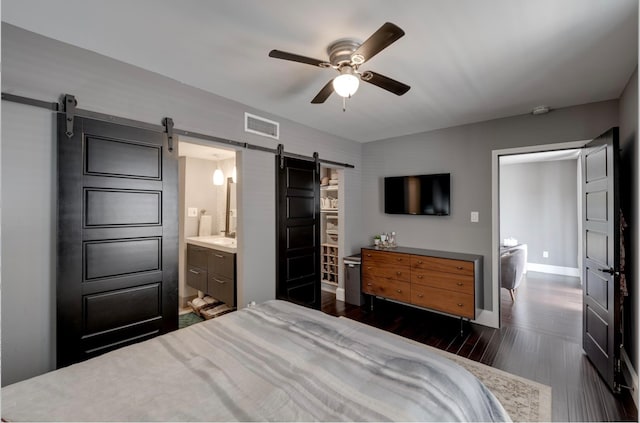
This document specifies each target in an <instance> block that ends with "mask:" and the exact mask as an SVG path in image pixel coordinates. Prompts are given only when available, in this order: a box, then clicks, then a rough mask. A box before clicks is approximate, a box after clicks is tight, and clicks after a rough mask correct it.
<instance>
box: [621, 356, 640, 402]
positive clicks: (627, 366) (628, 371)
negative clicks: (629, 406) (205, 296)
mask: <svg viewBox="0 0 640 423" xmlns="http://www.w3.org/2000/svg"><path fill="white" fill-rule="evenodd" d="M620 358H621V360H622V375H623V376H624V379H625V380H626V382H627V384H628V386H630V387H631V389H632V391H633V392H631V398H633V402H635V403H636V408H637V407H638V373H636V370H635V369H634V368H633V365H632V364H631V360H629V356H628V355H627V352H626V351H625V349H624V348H623V349H622V350H620Z"/></svg>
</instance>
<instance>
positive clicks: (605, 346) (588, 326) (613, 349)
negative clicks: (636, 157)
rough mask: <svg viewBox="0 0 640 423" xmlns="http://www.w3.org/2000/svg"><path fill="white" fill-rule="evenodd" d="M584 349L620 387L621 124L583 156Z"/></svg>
mask: <svg viewBox="0 0 640 423" xmlns="http://www.w3.org/2000/svg"><path fill="white" fill-rule="evenodd" d="M582 157H583V158H582V160H583V162H582V175H583V178H582V195H583V202H582V207H583V212H582V216H583V222H582V225H583V253H582V264H583V266H582V268H583V284H584V288H583V304H584V305H583V314H584V316H583V317H584V319H583V326H582V330H583V334H582V344H583V348H584V351H585V352H586V354H587V357H589V360H591V362H592V363H593V365H594V366H595V368H596V369H597V370H598V372H599V373H600V375H601V376H602V378H603V379H604V380H605V381H606V382H607V384H608V385H609V387H611V389H612V390H614V391H618V390H619V386H618V383H619V380H618V379H617V378H618V371H617V368H618V365H619V360H620V340H621V336H620V318H621V316H620V286H619V283H620V281H619V273H618V270H619V267H618V265H619V262H620V233H619V230H620V229H619V222H620V220H619V219H620V217H619V203H618V191H617V190H618V187H617V183H618V181H617V178H618V173H617V172H618V171H617V165H618V128H613V129H610V130H609V131H607V132H606V133H604V134H602V135H601V136H599V137H598V138H596V139H594V140H593V141H591V142H590V143H589V144H587V145H586V148H585V150H584V152H583V156H582Z"/></svg>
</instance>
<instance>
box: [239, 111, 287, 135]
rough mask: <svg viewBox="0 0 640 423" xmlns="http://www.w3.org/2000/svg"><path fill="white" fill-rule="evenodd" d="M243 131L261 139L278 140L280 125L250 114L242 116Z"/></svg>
mask: <svg viewBox="0 0 640 423" xmlns="http://www.w3.org/2000/svg"><path fill="white" fill-rule="evenodd" d="M244 130H245V132H251V133H252V134H258V135H262V136H263V137H269V138H275V139H280V124H279V123H278V122H274V121H272V120H269V119H265V118H263V117H260V116H256V115H252V114H251V113H245V114H244Z"/></svg>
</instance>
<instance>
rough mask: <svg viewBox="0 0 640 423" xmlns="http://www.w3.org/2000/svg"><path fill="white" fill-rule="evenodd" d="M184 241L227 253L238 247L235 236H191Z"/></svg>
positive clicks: (234, 250) (233, 251)
mask: <svg viewBox="0 0 640 423" xmlns="http://www.w3.org/2000/svg"><path fill="white" fill-rule="evenodd" d="M186 241H187V243H190V244H194V245H199V246H201V247H206V248H213V249H218V250H222V251H226V252H228V253H235V252H236V249H237V247H238V242H237V240H236V239H235V238H226V237H223V236H221V235H210V236H192V237H188V238H187V239H186Z"/></svg>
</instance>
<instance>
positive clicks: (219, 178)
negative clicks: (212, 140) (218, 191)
mask: <svg viewBox="0 0 640 423" xmlns="http://www.w3.org/2000/svg"><path fill="white" fill-rule="evenodd" d="M215 158H216V170H215V172H213V185H218V186H219V185H224V173H222V170H221V169H220V163H219V162H218V155H217V154H216V156H215Z"/></svg>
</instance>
